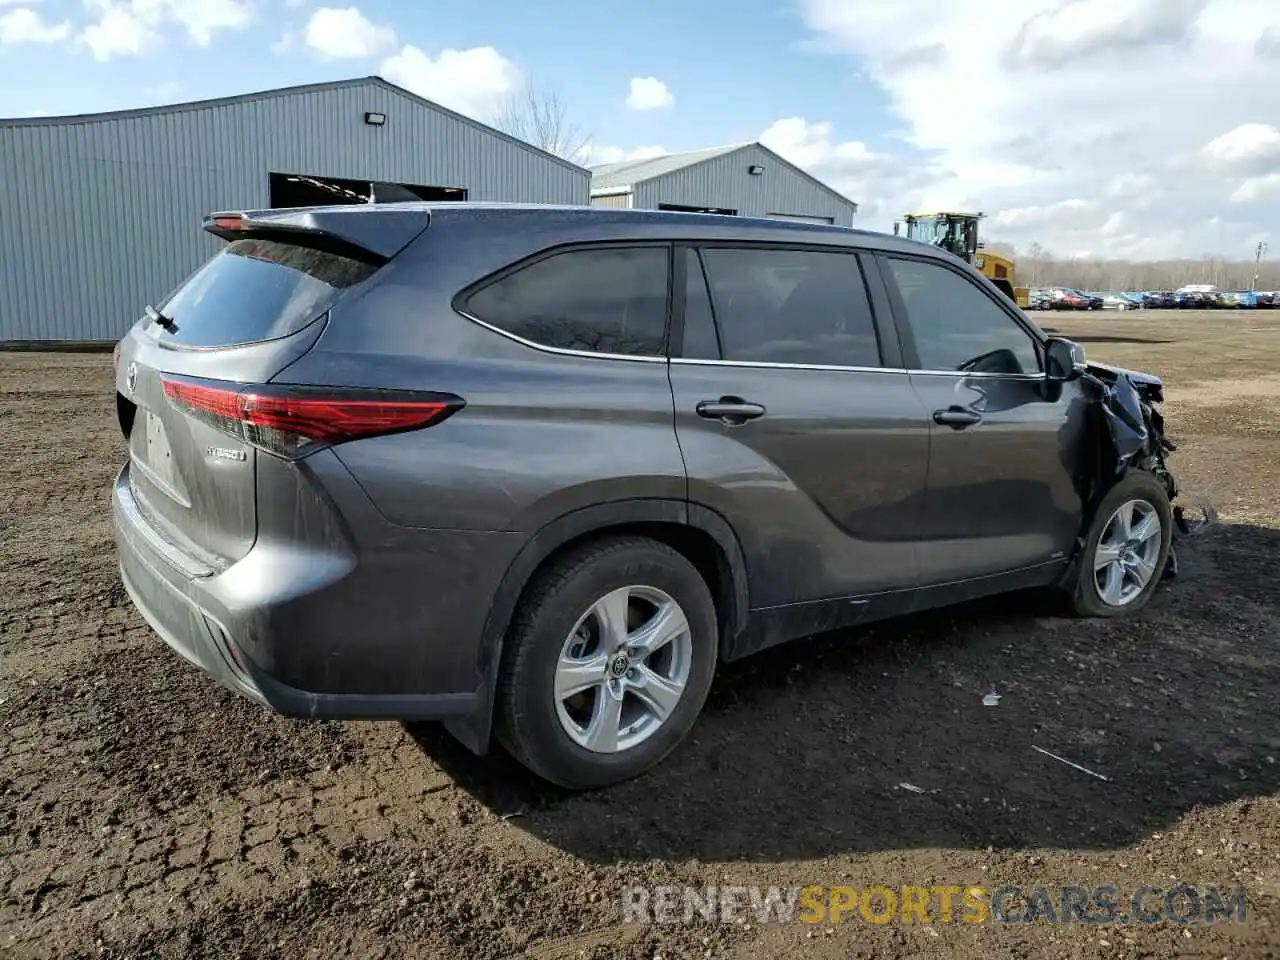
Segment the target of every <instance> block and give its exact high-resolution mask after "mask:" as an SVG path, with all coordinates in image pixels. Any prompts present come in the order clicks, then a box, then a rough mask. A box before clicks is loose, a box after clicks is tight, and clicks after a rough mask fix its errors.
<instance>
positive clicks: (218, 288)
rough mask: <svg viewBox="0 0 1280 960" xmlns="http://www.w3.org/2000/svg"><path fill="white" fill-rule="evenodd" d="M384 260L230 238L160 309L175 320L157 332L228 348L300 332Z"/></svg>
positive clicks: (170, 340) (186, 343) (169, 340)
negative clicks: (359, 258)
mask: <svg viewBox="0 0 1280 960" xmlns="http://www.w3.org/2000/svg"><path fill="white" fill-rule="evenodd" d="M377 269H378V268H377V266H375V265H373V264H370V263H366V262H364V261H361V260H356V259H352V258H351V257H346V256H342V255H339V254H336V253H331V252H328V251H324V250H316V249H313V248H311V247H307V246H302V245H299V244H296V243H286V242H283V241H280V240H272V239H267V238H264V237H249V238H246V239H243V240H236V241H235V242H233V243H231V244H228V245H227V247H226V248H225V249H223V250H222V252H220V253H219V254H218V255H217V256H215V257H214V258H213V259H211V260H210V261H209V262H208V263H206V264H205V265H204V266H203V267H201V268H200V269H199V270H197V271H196V273H195V274H194V275H193V276H192V277H191V278H190V279H189V280H187V282H186V283H184V284H183V285H182V286H181V287H179V288H178V290H177V292H176V293H174V294H173V295H172V296H171V297H169V299H168V300H167V301H165V302H164V303H163V304H162V305H161V306H160V307H159V310H160V312H161V313H162V314H164V315H165V316H166V317H168V318H169V319H170V320H172V321H173V327H172V328H171V329H164V328H162V327H159V326H156V327H154V328H153V329H154V330H155V332H156V336H157V338H158V339H159V340H160V341H161V342H165V343H180V344H183V345H184V346H189V347H229V346H234V345H237V344H244V343H256V342H258V341H261V340H274V339H277V338H278V337H286V336H288V335H289V334H291V333H296V332H297V331H299V330H301V329H302V328H303V327H305V326H306V325H307V324H309V323H311V322H312V321H313V320H315V319H316V318H317V317H319V316H320V315H321V314H323V313H324V312H325V311H326V310H327V309H329V307H330V306H332V304H333V301H334V300H335V299H336V298H337V296H338V294H339V292H340V291H342V290H343V289H345V288H346V287H350V286H353V285H355V284H357V283H360V282H361V281H362V280H366V279H368V278H369V277H370V276H371V275H372V274H373V273H374V271H376V270H377Z"/></svg>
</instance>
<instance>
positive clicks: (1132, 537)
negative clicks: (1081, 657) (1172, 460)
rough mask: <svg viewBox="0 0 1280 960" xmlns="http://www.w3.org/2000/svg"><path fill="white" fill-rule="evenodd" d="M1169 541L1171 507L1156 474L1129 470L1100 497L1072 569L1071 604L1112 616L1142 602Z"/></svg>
mask: <svg viewBox="0 0 1280 960" xmlns="http://www.w3.org/2000/svg"><path fill="white" fill-rule="evenodd" d="M1172 540H1173V511H1172V509H1171V508H1170V506H1169V497H1168V494H1167V493H1166V492H1165V488H1164V486H1163V485H1162V484H1161V483H1160V481H1159V480H1157V479H1156V478H1155V477H1153V476H1151V475H1150V474H1149V473H1143V472H1142V471H1133V472H1131V473H1129V474H1128V475H1127V476H1126V477H1125V478H1124V479H1122V480H1121V481H1120V482H1119V483H1117V484H1116V485H1115V486H1114V487H1112V488H1111V490H1110V491H1109V492H1108V493H1107V495H1106V496H1105V497H1103V498H1102V502H1101V503H1100V504H1099V505H1098V509H1097V512H1096V513H1095V514H1094V518H1093V522H1092V524H1090V527H1089V535H1088V537H1087V538H1086V539H1085V545H1084V549H1083V551H1082V552H1081V555H1080V562H1079V564H1078V566H1077V570H1076V583H1075V586H1074V591H1073V593H1072V606H1073V607H1074V608H1075V611H1076V613H1078V614H1080V615H1082V616H1088V617H1115V616H1122V615H1124V614H1129V613H1134V612H1136V611H1138V610H1141V609H1142V608H1143V607H1144V606H1146V604H1147V602H1148V601H1149V600H1150V599H1151V595H1152V594H1153V593H1154V592H1155V590H1156V587H1157V586H1158V585H1159V583H1160V578H1161V574H1162V573H1163V571H1164V566H1165V562H1166V561H1167V560H1168V557H1169V546H1170V544H1171V543H1172Z"/></svg>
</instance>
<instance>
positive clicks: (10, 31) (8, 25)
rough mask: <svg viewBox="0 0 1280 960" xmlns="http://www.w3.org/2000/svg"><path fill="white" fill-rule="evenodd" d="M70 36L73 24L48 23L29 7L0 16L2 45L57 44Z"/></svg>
mask: <svg viewBox="0 0 1280 960" xmlns="http://www.w3.org/2000/svg"><path fill="white" fill-rule="evenodd" d="M0 2H2V0H0ZM70 34H71V24H69V23H47V22H46V21H45V20H44V19H43V18H42V17H41V16H40V14H38V13H36V11H34V10H31V9H29V8H27V7H19V8H18V9H17V10H10V11H9V12H8V13H5V14H0V43H57V42H58V41H59V40H65V39H66V38H67V37H68V36H70Z"/></svg>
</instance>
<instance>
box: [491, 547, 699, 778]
mask: <svg viewBox="0 0 1280 960" xmlns="http://www.w3.org/2000/svg"><path fill="white" fill-rule="evenodd" d="M716 635H717V629H716V613H715V606H714V604H713V602H712V599H711V593H710V591H709V590H708V588H707V585H706V583H705V581H704V580H703V579H702V576H701V574H699V573H698V570H697V569H696V568H695V567H694V566H693V564H691V563H690V562H689V561H688V560H687V559H685V558H684V557H683V556H682V555H680V554H679V553H677V552H676V551H675V550H673V549H671V548H670V547H668V546H666V545H665V544H661V543H658V542H656V541H653V540H649V539H645V538H625V539H617V540H609V541H604V542H599V543H594V544H591V545H588V546H586V547H584V548H582V549H579V550H575V551H573V552H572V553H569V554H567V555H565V556H564V557H562V558H560V559H559V560H557V561H555V562H554V563H553V564H552V565H551V566H550V567H549V568H547V569H546V570H543V571H541V572H540V573H539V574H538V575H537V577H536V578H535V580H534V581H533V582H532V583H531V584H530V586H529V589H528V591H527V593H526V595H525V597H524V598H523V599H522V601H521V604H520V608H519V610H518V611H517V614H516V618H515V621H514V623H513V624H512V628H511V630H510V632H509V633H508V636H507V639H506V643H505V646H504V649H503V659H502V666H501V671H500V674H499V680H498V699H497V708H498V717H497V721H498V722H497V735H498V738H499V740H500V741H501V742H502V743H503V745H504V746H505V747H506V748H507V750H508V751H510V752H511V754H512V755H513V756H515V757H516V759H518V760H519V761H520V762H521V763H523V764H524V765H525V766H527V767H528V768H529V769H530V770H532V771H533V772H534V773H536V774H538V775H539V776H541V777H543V778H544V779H547V780H550V781H551V782H553V783H556V784H559V785H560V786H564V787H570V788H574V789H585V788H591V787H601V786H606V785H608V784H611V783H616V782H618V781H621V780H626V779H628V778H630V777H634V776H636V775H637V774H639V773H641V772H643V771H645V770H647V769H649V768H650V767H652V766H653V765H654V764H656V763H657V762H658V761H660V760H661V759H662V758H663V757H665V756H666V755H667V754H668V753H670V752H671V751H672V750H673V749H674V748H675V747H676V745H677V744H679V743H680V741H681V740H682V739H683V738H684V736H685V735H686V734H687V733H688V732H689V729H690V728H691V727H692V726H693V723H694V721H695V720H696V719H697V716H698V714H699V712H700V711H701V710H702V704H703V702H704V701H705V700H706V696H707V691H708V690H709V689H710V687H711V679H712V676H713V675H714V672H715V660H716Z"/></svg>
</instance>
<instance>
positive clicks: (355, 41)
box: [303, 7, 396, 60]
mask: <svg viewBox="0 0 1280 960" xmlns="http://www.w3.org/2000/svg"><path fill="white" fill-rule="evenodd" d="M303 39H304V41H305V42H306V44H307V46H308V47H310V48H311V49H312V50H315V51H316V52H317V53H319V54H320V55H321V56H322V57H324V58H325V59H327V60H348V59H356V58H359V57H372V56H376V55H378V54H380V53H383V52H385V51H387V50H389V49H391V48H392V47H394V46H395V45H396V32H395V31H394V30H392V29H391V28H390V27H380V26H378V25H376V24H374V23H373V22H371V21H370V20H369V18H368V17H366V16H365V15H364V14H363V13H361V12H360V11H359V10H358V9H356V8H355V7H341V8H339V7H321V8H320V9H319V10H317V11H316V12H315V13H313V14H312V15H311V19H310V20H308V21H307V27H306V30H305V31H304V32H303Z"/></svg>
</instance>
